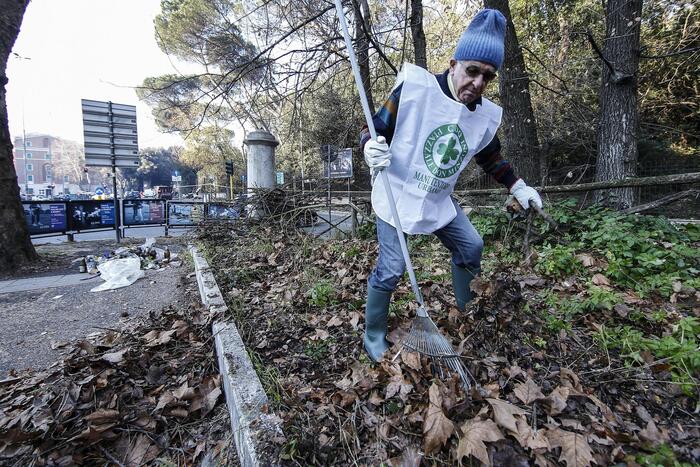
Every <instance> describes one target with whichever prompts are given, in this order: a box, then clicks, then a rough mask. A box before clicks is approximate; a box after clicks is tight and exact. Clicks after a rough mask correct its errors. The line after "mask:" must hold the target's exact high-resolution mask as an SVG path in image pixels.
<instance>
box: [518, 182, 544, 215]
mask: <svg viewBox="0 0 700 467" xmlns="http://www.w3.org/2000/svg"><path fill="white" fill-rule="evenodd" d="M510 194H511V195H513V196H515V199H517V200H518V203H520V205H521V206H522V207H523V209H529V208H530V201H533V202H534V203H535V206H537V207H538V208H541V207H542V198H540V195H539V193H537V190H535V189H534V188H532V187H529V186H527V185H526V184H525V182H524V181H523V179H522V178H519V179H518V181H517V182H515V184H514V185H513V186H512V187H510Z"/></svg>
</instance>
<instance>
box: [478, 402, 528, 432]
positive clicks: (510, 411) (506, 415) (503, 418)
mask: <svg viewBox="0 0 700 467" xmlns="http://www.w3.org/2000/svg"><path fill="white" fill-rule="evenodd" d="M486 401H487V402H488V403H489V404H491V408H493V418H494V420H495V421H496V423H498V424H499V425H500V426H502V427H503V428H505V429H507V430H508V431H512V432H517V431H518V427H517V425H516V423H515V417H516V416H517V415H525V414H526V412H525V411H524V410H523V409H521V408H520V407H517V406H515V405H513V404H511V403H509V402H506V401H502V400H500V399H491V398H488V399H486Z"/></svg>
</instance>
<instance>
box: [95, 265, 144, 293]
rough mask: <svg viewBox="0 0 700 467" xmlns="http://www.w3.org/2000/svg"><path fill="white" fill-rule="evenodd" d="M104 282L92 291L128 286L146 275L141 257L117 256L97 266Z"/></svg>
mask: <svg viewBox="0 0 700 467" xmlns="http://www.w3.org/2000/svg"><path fill="white" fill-rule="evenodd" d="M97 270H98V271H100V277H102V279H104V281H105V282H104V284H100V285H98V286H97V287H94V288H92V289H90V292H101V291H103V290H113V289H119V288H121V287H127V286H129V285H131V284H133V283H134V282H136V281H137V280H138V279H140V278H142V277H143V276H144V272H143V271H142V270H141V260H140V259H139V258H133V257H132V258H117V259H113V260H110V261H107V262H105V263H102V264H100V265H98V266H97Z"/></svg>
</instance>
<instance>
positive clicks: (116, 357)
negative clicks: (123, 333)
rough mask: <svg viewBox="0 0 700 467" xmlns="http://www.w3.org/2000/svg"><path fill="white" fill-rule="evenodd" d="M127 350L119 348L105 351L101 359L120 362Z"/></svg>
mask: <svg viewBox="0 0 700 467" xmlns="http://www.w3.org/2000/svg"><path fill="white" fill-rule="evenodd" d="M128 350H129V349H124V350H120V351H118V352H111V353H106V354H104V355H103V356H102V360H104V361H106V362H109V363H120V362H121V361H122V360H124V354H125V353H126V352H127V351H128Z"/></svg>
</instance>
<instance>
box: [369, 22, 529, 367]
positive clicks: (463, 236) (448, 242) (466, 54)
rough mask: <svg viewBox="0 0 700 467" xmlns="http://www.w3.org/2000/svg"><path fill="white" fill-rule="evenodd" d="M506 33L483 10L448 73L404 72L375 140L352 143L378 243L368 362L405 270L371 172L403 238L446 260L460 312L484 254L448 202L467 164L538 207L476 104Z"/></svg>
mask: <svg viewBox="0 0 700 467" xmlns="http://www.w3.org/2000/svg"><path fill="white" fill-rule="evenodd" d="M505 31H506V20H505V17H504V16H503V15H502V14H501V13H500V12H499V11H497V10H488V9H487V10H482V11H480V12H479V13H478V14H477V15H476V16H475V17H474V19H473V20H472V22H471V24H470V25H469V26H468V27H467V29H466V31H464V33H463V34H462V37H461V38H460V40H459V42H458V43H457V47H456V49H455V52H454V56H453V58H452V59H451V60H450V66H449V69H448V70H446V71H445V72H443V73H442V74H439V75H431V74H430V73H428V72H427V71H425V70H423V69H422V68H419V67H416V66H414V65H410V64H405V65H404V68H403V69H402V71H401V74H400V76H399V79H398V80H397V82H398V83H399V84H398V85H397V86H396V87H395V89H394V91H392V94H391V96H390V97H389V99H388V100H387V101H386V103H385V104H384V106H383V107H382V108H381V109H380V110H379V111H378V112H377V113H376V114H375V115H374V118H373V120H374V125H375V128H376V130H377V134H378V137H377V139H376V140H371V139H370V137H369V133H368V131H367V129H366V128H365V129H364V130H363V132H362V134H361V135H360V140H361V146H362V147H363V148H364V154H365V161H366V162H367V164H368V165H369V166H370V168H371V172H372V179H373V180H374V183H373V188H372V207H373V208H374V211H375V213H376V214H377V238H378V241H379V259H378V260H377V264H376V266H375V268H374V270H373V271H372V273H371V275H370V277H369V280H368V284H367V289H368V290H367V305H366V310H365V311H366V312H365V337H364V345H365V349H366V350H367V353H368V354H369V356H370V358H372V360H374V361H378V360H379V359H381V357H382V354H383V353H384V352H385V351H386V350H387V349H388V348H389V344H388V342H387V340H386V334H387V314H388V310H389V303H390V300H391V294H392V292H393V290H394V289H395V288H396V285H397V284H398V282H399V280H400V279H401V277H402V276H403V274H404V271H405V268H406V266H405V263H404V260H403V255H402V254H401V249H400V246H399V240H398V236H397V233H396V229H395V228H394V226H393V220H392V216H391V211H390V208H389V206H388V200H387V197H386V194H385V188H384V185H383V182H382V179H381V177H379V178H377V177H376V174H377V173H378V171H379V170H386V171H387V178H388V179H389V184H390V185H391V188H392V190H393V193H394V197H395V199H396V204H397V211H398V214H399V219H400V220H401V224H402V228H403V231H404V232H405V233H407V234H427V233H433V234H435V235H436V236H437V237H438V238H439V239H440V241H441V242H442V243H443V244H444V245H445V246H446V247H447V248H448V249H449V250H450V252H451V253H452V261H451V266H452V284H453V287H454V293H455V298H456V301H457V306H458V307H459V308H460V309H462V310H464V309H465V306H466V304H467V302H469V300H471V290H470V288H469V284H470V282H471V281H472V279H473V278H474V276H475V275H477V274H478V273H479V271H480V264H481V252H482V249H483V240H482V239H481V237H480V236H479V233H478V232H477V231H476V229H474V227H473V226H472V224H471V223H470V222H469V219H468V218H467V216H466V215H465V214H464V212H463V211H462V209H461V207H460V206H459V205H458V204H457V202H456V201H454V200H453V199H452V198H451V196H450V195H451V193H452V191H453V189H454V185H455V183H456V181H457V178H458V176H459V174H460V173H461V172H462V170H464V168H465V167H466V165H467V163H468V162H469V160H470V159H471V158H472V157H473V158H474V159H475V160H476V162H477V164H479V165H480V166H481V167H482V168H483V169H484V170H485V171H486V172H487V173H489V174H490V175H492V176H493V177H494V178H495V179H496V180H497V181H498V182H500V183H502V184H503V185H505V186H506V188H508V189H509V191H510V193H511V194H512V195H513V196H514V197H515V198H516V199H517V200H518V202H519V203H520V204H521V205H522V206H523V207H524V208H526V209H527V208H528V207H529V202H530V201H533V202H534V203H535V204H537V205H538V206H540V207H541V206H542V200H541V199H540V196H539V195H538V194H537V192H536V191H535V190H534V189H533V188H530V187H528V186H527V185H526V184H525V182H524V181H523V180H521V179H519V178H518V177H516V176H515V173H514V171H513V169H512V167H511V165H510V164H509V163H508V162H507V161H505V160H503V159H502V158H501V156H500V147H501V145H500V142H499V140H498V138H497V137H496V136H495V135H496V130H497V129H498V126H499V125H500V122H501V108H500V107H498V106H497V105H496V104H494V103H492V102H491V101H489V100H488V99H486V98H482V97H481V95H482V93H483V92H484V90H485V89H486V86H487V85H488V83H489V82H490V81H492V80H493V79H494V78H495V77H496V71H497V70H498V68H499V67H500V66H501V65H502V63H503V51H504V48H503V42H504V38H505ZM379 135H381V136H379ZM389 145H391V147H390V146H389Z"/></svg>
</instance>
